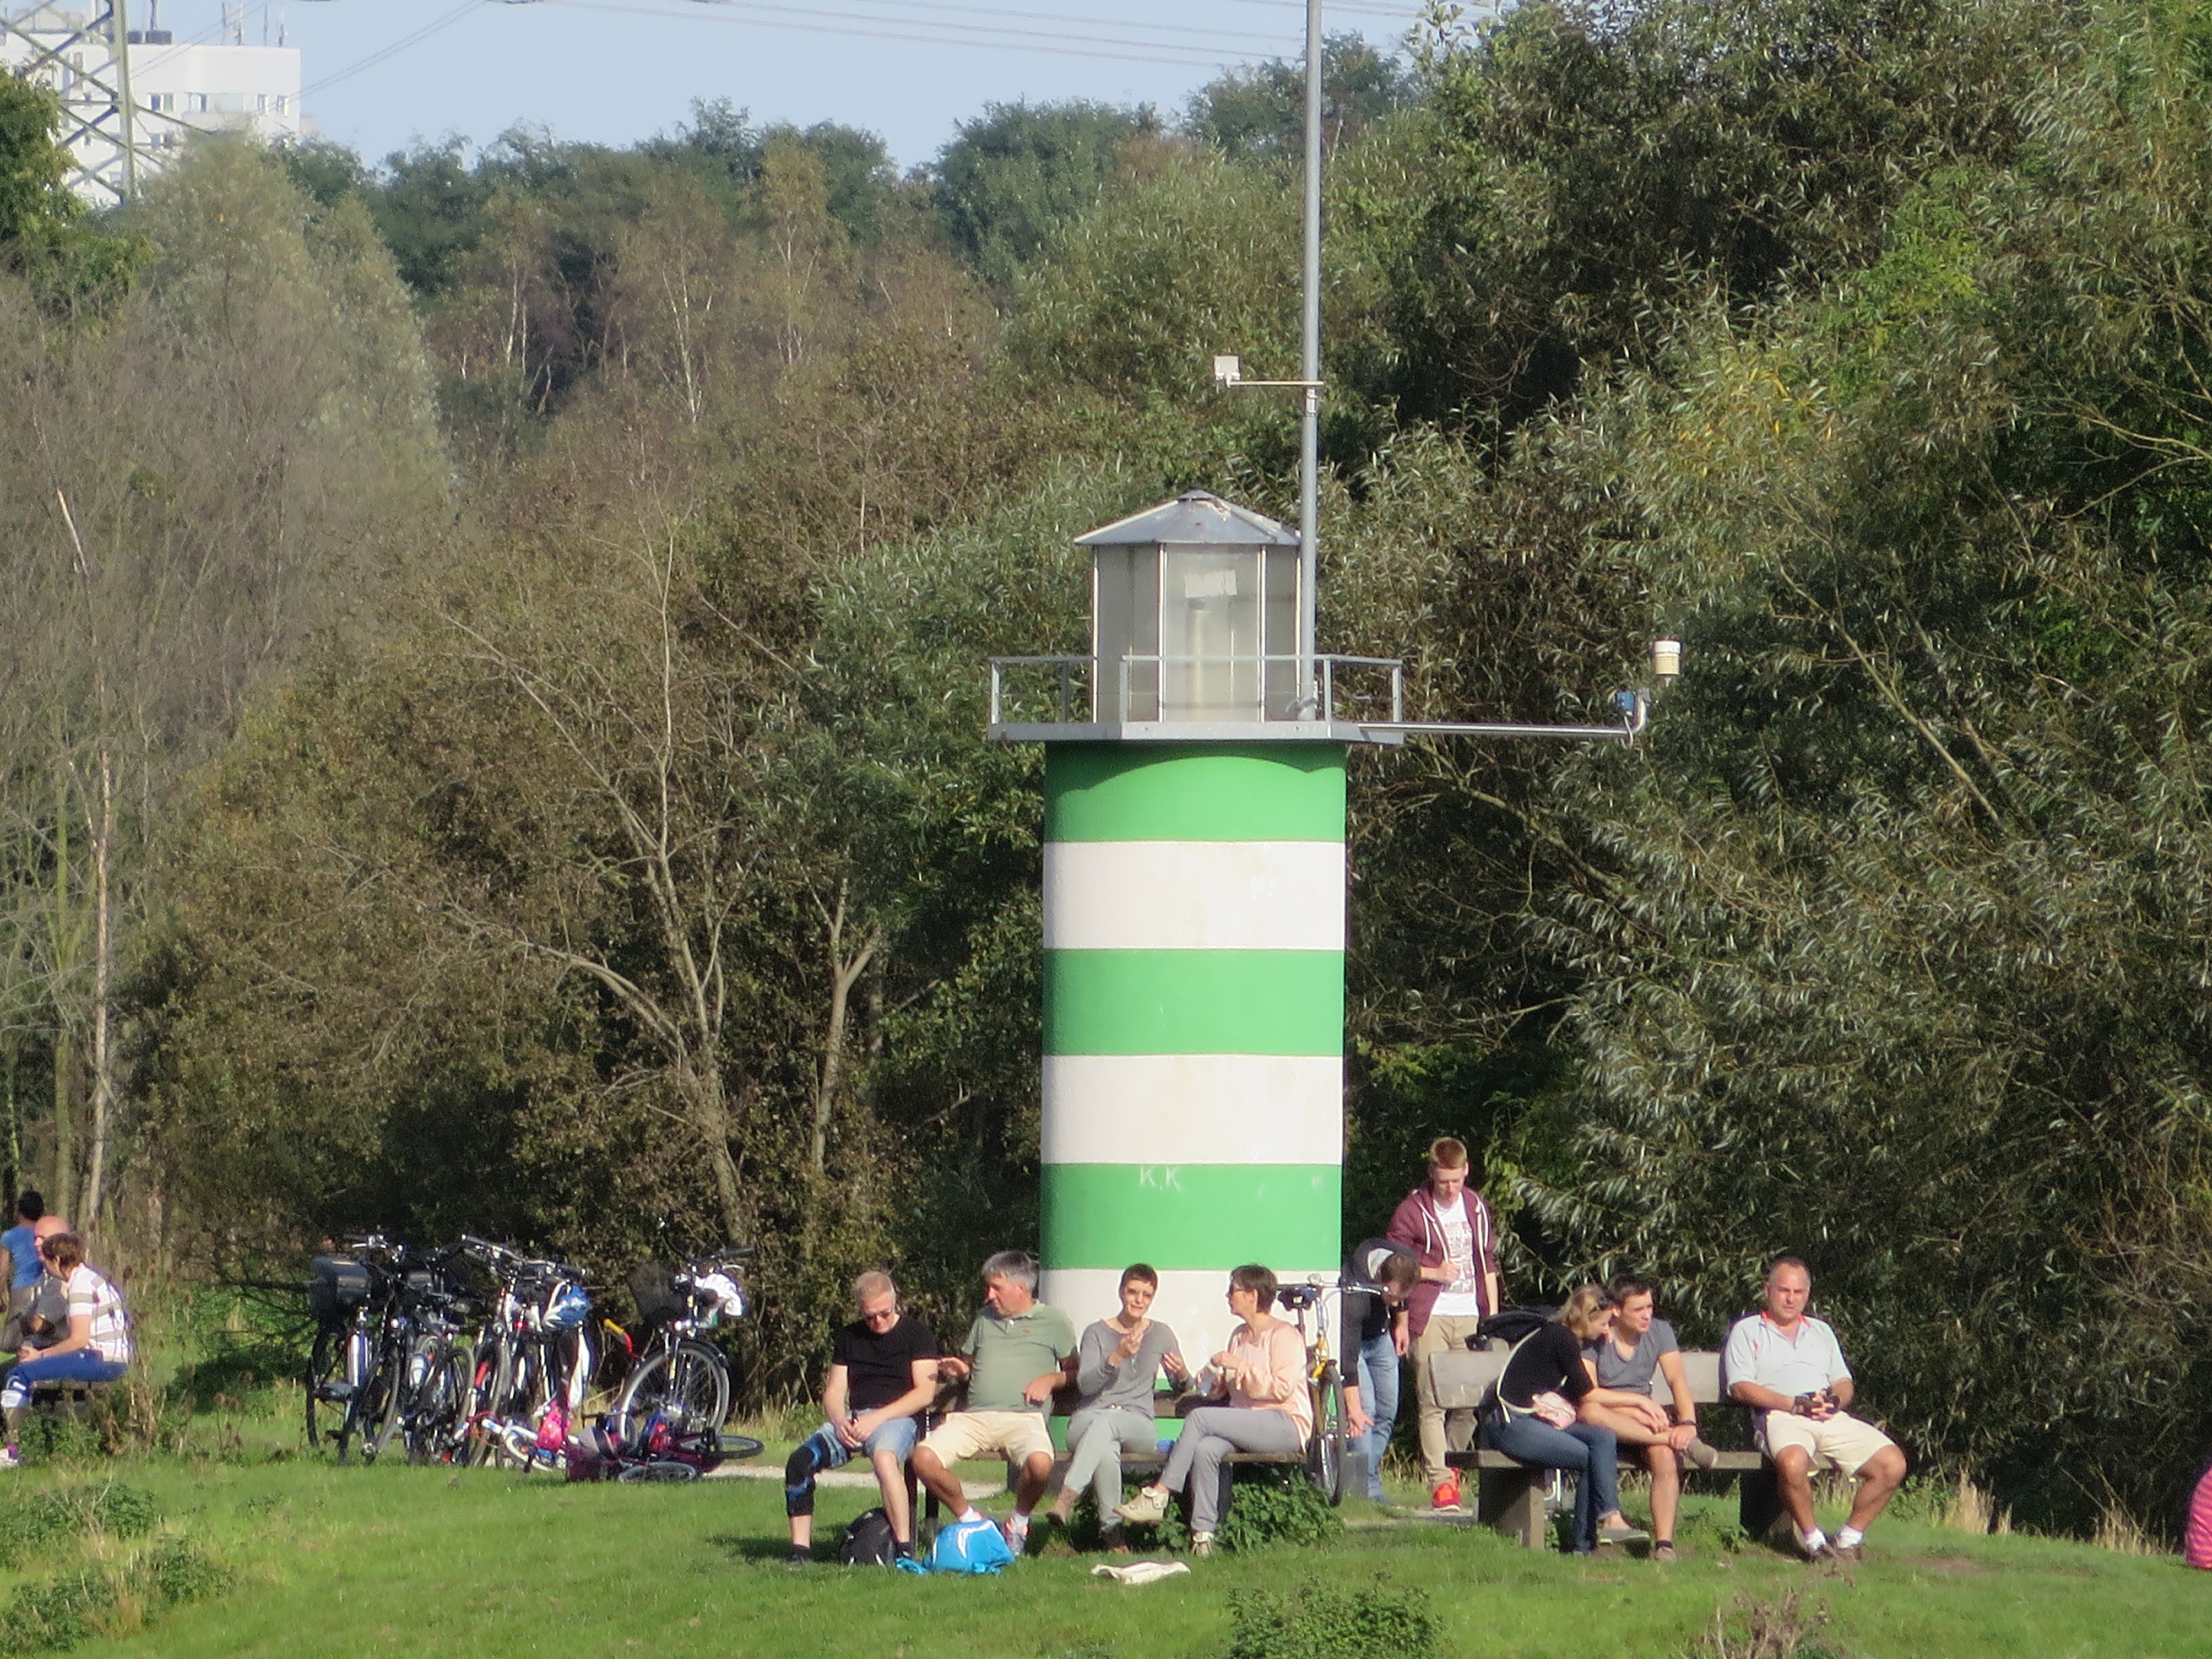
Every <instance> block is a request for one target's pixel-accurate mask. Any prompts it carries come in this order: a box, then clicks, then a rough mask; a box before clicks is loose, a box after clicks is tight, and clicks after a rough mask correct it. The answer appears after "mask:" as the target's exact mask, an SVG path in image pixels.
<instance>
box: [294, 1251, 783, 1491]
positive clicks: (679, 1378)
mask: <svg viewBox="0 0 2212 1659" xmlns="http://www.w3.org/2000/svg"><path fill="white" fill-rule="evenodd" d="M749 1254H750V1251H748V1250H746V1249H743V1248H741V1247H738V1246H731V1247H728V1248H726V1249H720V1250H716V1251H711V1252H709V1253H708V1254H707V1255H702V1256H694V1257H691V1258H689V1259H687V1260H685V1261H683V1262H681V1263H680V1264H678V1265H677V1266H674V1267H670V1266H667V1265H665V1264H663V1263H659V1262H647V1263H644V1264H642V1265H641V1266H640V1267H637V1268H636V1269H635V1271H633V1272H632V1273H631V1274H630V1275H629V1281H628V1287H629V1292H630V1296H631V1299H632V1300H633V1301H634V1302H635V1304H637V1311H638V1318H639V1325H638V1328H637V1329H636V1330H635V1333H633V1332H632V1331H631V1330H629V1329H626V1328H624V1327H623V1326H621V1325H619V1324H617V1323H616V1322H614V1321H612V1320H611V1319H608V1318H606V1317H605V1316H603V1314H602V1312H601V1310H600V1308H599V1304H598V1303H597V1302H596V1301H595V1299H594V1297H592V1291H591V1287H590V1286H589V1285H588V1284H587V1283H586V1276H585V1273H584V1271H583V1269H581V1268H580V1267H577V1266H575V1265H574V1263H571V1262H566V1261H558V1260H555V1259H552V1258H550V1257H539V1256H533V1255H529V1254H528V1253H526V1252H525V1251H522V1250H518V1249H514V1248H513V1247H512V1246H510V1245H507V1244H502V1243H495V1242H494V1241H493V1240H490V1239H486V1238H477V1237H471V1236H469V1235H464V1236H463V1237H461V1238H460V1239H459V1242H457V1243H453V1244H445V1245H437V1246H432V1247H423V1246H419V1245H416V1244H411V1243H404V1242H402V1241H400V1240H398V1239H393V1238H390V1237H386V1236H385V1235H383V1234H381V1233H371V1234H367V1235H362V1236H359V1237H353V1238H350V1239H349V1240H348V1241H347V1247H346V1249H344V1250H343V1252H342V1253H333V1254H331V1255H322V1256H318V1257H317V1258H316V1259H315V1263H314V1272H313V1277H312V1278H311V1279H309V1281H308V1287H307V1296H308V1303H309V1305H310V1306H311V1308H312V1309H313V1312H314V1316H315V1320H316V1327H317V1328H316V1334H315V1343H314V1349H313V1357H312V1358H311V1359H310V1361H309V1364H308V1374H307V1441H308V1443H309V1445H310V1446H329V1447H331V1448H332V1449H335V1451H336V1452H337V1457H338V1461H339V1462H346V1461H348V1460H349V1459H350V1458H355V1457H358V1458H359V1459H361V1461H362V1462H373V1461H374V1459H376V1458H377V1457H379V1456H380V1455H383V1454H384V1453H386V1452H387V1451H390V1450H392V1449H393V1448H395V1447H397V1448H399V1449H401V1450H402V1451H403V1452H404V1455H405V1456H406V1457H407V1459H408V1461H410V1462H417V1463H488V1464H494V1465H498V1466H502V1467H507V1468H519V1469H522V1470H524V1471H527V1470H529V1469H531V1468H568V1466H569V1465H570V1464H571V1463H572V1462H583V1461H595V1462H600V1463H604V1464H605V1465H607V1466H609V1468H608V1472H610V1473H612V1474H616V1475H617V1478H621V1479H625V1480H683V1479H693V1478H696V1476H697V1474H699V1473H700V1471H701V1470H702V1468H705V1467H708V1466H710V1465H711V1464H712V1463H714V1462H719V1461H720V1459H722V1458H723V1457H726V1456H732V1455H737V1456H744V1455H757V1454H758V1452H759V1450H760V1443H759V1442H757V1441H750V1440H746V1439H744V1438H743V1437H725V1436H724V1435H723V1434H722V1432H721V1429H722V1425H723V1422H724V1421H725V1420H726V1419H727V1417H728V1416H729V1411H730V1397H731V1385H730V1369H729V1362H728V1360H727V1358H726V1357H725V1356H724V1354H723V1352H722V1350H721V1349H720V1347H718V1346H716V1345H715V1344H714V1342H712V1341H710V1340H708V1338H709V1337H710V1335H711V1334H713V1333H714V1331H715V1330H716V1329H718V1328H720V1327H721V1326H722V1325H723V1324H725V1323H726V1322H731V1321H734V1320H738V1319H741V1318H743V1317H744V1316H745V1313H746V1311H747V1303H746V1297H745V1291H744V1257H745V1256H746V1255H749ZM600 1402H604V1404H605V1410H604V1412H603V1413H600V1415H599V1421H598V1422H597V1423H596V1424H589V1423H587V1420H586V1419H587V1415H588V1407H591V1406H592V1405H593V1404H597V1403H600Z"/></svg>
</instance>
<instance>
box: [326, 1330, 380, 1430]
mask: <svg viewBox="0 0 2212 1659" xmlns="http://www.w3.org/2000/svg"><path fill="white" fill-rule="evenodd" d="M380 1370H382V1367H380V1365H378V1364H377V1363H376V1351H375V1348H374V1346H373V1345H372V1344H371V1343H370V1341H369V1339H368V1332H367V1331H365V1330H363V1329H362V1328H361V1327H359V1326H358V1325H356V1326H355V1327H354V1328H352V1329H351V1330H349V1331H348V1332H346V1333H345V1366H344V1371H345V1380H344V1383H343V1388H344V1389H345V1391H346V1400H345V1414H344V1415H343V1417H341V1418H340V1419H338V1433H337V1442H338V1462H341V1463H343V1462H345V1461H346V1459H347V1457H348V1455H349V1454H350V1453H351V1452H352V1450H353V1449H354V1447H355V1446H356V1443H359V1444H361V1445H362V1449H363V1451H364V1452H366V1450H367V1437H368V1431H369V1429H370V1428H372V1427H373V1426H374V1424H375V1422H376V1417H377V1407H378V1405H379V1402H378V1401H375V1400H374V1399H373V1398H372V1397H371V1390H372V1389H374V1388H375V1387H376V1386H377V1383H378V1373H379V1371H380Z"/></svg>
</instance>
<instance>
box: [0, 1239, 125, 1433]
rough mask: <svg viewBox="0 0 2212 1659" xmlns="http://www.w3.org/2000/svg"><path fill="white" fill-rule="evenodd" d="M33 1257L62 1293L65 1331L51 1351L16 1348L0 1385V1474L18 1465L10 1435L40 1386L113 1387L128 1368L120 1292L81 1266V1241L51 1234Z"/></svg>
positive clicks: (82, 1257) (121, 1294)
mask: <svg viewBox="0 0 2212 1659" xmlns="http://www.w3.org/2000/svg"><path fill="white" fill-rule="evenodd" d="M39 1253H40V1255H41V1256H42V1257H44V1259H45V1261H46V1267H47V1269H48V1271H49V1272H51V1273H54V1274H55V1275H56V1276H57V1277H58V1278H59V1279H61V1281H62V1284H63V1285H64V1288H65V1289H66V1291H67V1292H68V1296H69V1332H68V1334H66V1335H64V1337H63V1338H62V1339H61V1340H60V1341H58V1342H57V1343H55V1344H54V1345H53V1346H52V1347H49V1348H44V1349H38V1348H24V1349H22V1350H21V1352H19V1353H18V1355H17V1364H16V1366H15V1370H11V1371H9V1373H8V1381H7V1383H5V1384H4V1385H0V1412H4V1413H5V1414H6V1417H7V1423H8V1443H7V1444H6V1446H4V1447H0V1469H12V1468H16V1467H17V1466H18V1465H19V1464H20V1463H21V1458H19V1457H18V1456H17V1455H16V1450H15V1435H16V1430H17V1427H18V1425H20V1424H21V1421H22V1419H23V1413H24V1410H25V1409H26V1408H27V1407H28V1406H29V1405H30V1403H31V1390H32V1389H34V1388H36V1387H37V1386H38V1385H39V1384H40V1383H113V1382H115V1381H117V1380H118V1379H119V1378H120V1377H121V1376H123V1374H124V1372H125V1370H128V1369H129V1367H130V1362H131V1315H130V1312H129V1310H127V1309H125V1307H124V1305H123V1293H122V1292H121V1291H118V1290H117V1289H116V1288H115V1286H114V1285H111V1284H109V1283H108V1282H107V1280H106V1279H104V1278H102V1277H101V1276H100V1274H98V1273H94V1271H93V1270H92V1269H91V1268H90V1267H86V1266H85V1265H84V1241H83V1240H82V1239H81V1238H79V1237H77V1236H76V1234H75V1233H69V1232H62V1233H54V1234H52V1235H50V1236H49V1237H46V1238H43V1239H41V1240H40V1241H39Z"/></svg>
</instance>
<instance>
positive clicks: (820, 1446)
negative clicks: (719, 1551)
mask: <svg viewBox="0 0 2212 1659" xmlns="http://www.w3.org/2000/svg"><path fill="white" fill-rule="evenodd" d="M853 1300H854V1303H856V1304H858V1307H859V1312H860V1317H859V1318H857V1319H855V1320H854V1322H852V1323H851V1324H849V1325H846V1326H844V1327H842V1328H840V1329H839V1331H838V1332H837V1335H836V1341H835V1343H834V1344H833V1346H831V1348H830V1351H829V1378H828V1380H827V1381H826V1382H825V1383H823V1388H822V1414H823V1417H825V1418H826V1419H829V1420H828V1421H827V1422H825V1423H823V1425H822V1426H821V1427H820V1428H818V1429H817V1430H816V1431H814V1432H813V1433H812V1434H811V1435H810V1436H809V1437H807V1438H806V1439H805V1441H804V1442H803V1443H801V1444H800V1445H799V1449H798V1450H797V1451H795V1452H793V1453H792V1455H791V1461H790V1462H787V1463H786V1464H785V1465H784V1466H783V1508H784V1513H785V1514H786V1515H787V1516H789V1517H790V1520H791V1562H792V1565H794V1566H796V1565H799V1564H801V1563H803V1562H807V1561H811V1560H812V1559H814V1478H815V1476H816V1475H817V1474H820V1473H821V1472H822V1471H823V1470H824V1469H835V1468H842V1467H843V1466H844V1465H845V1463H846V1462H848V1461H849V1460H850V1459H851V1457H852V1455H853V1454H854V1452H861V1453H865V1454H866V1456H867V1459H868V1462H870V1463H871V1464H872V1466H873V1467H874V1468H875V1471H876V1485H877V1486H878V1489H879V1490H880V1491H881V1492H883V1495H884V1515H885V1516H887V1517H888V1518H889V1520H890V1523H891V1537H892V1539H893V1540H894V1543H893V1546H892V1547H893V1550H894V1552H895V1553H896V1554H898V1555H902V1556H911V1555H912V1554H913V1553H914V1506H913V1505H912V1504H909V1503H908V1501H907V1491H906V1462H907V1459H908V1457H910V1456H912V1455H913V1454H914V1446H915V1439H916V1438H917V1437H918V1433H919V1427H920V1424H919V1413H921V1412H923V1411H925V1410H927V1408H928V1406H929V1402H930V1401H932V1400H933V1399H935V1398H936V1397H937V1360H938V1350H937V1334H936V1333H935V1332H933V1331H932V1330H931V1329H930V1328H929V1327H928V1326H927V1325H926V1324H924V1323H923V1322H921V1320H920V1319H918V1318H916V1317H915V1316H914V1315H912V1314H910V1313H908V1312H907V1311H906V1310H904V1309H902V1308H901V1307H900V1306H899V1297H898V1286H897V1285H894V1284H893V1283H892V1282H891V1276H890V1274H889V1273H862V1274H861V1275H860V1277H859V1278H858V1279H854V1281H853Z"/></svg>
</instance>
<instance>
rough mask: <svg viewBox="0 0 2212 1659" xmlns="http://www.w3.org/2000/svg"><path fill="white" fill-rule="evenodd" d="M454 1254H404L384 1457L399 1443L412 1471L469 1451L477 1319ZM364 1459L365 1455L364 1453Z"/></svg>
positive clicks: (381, 1436) (381, 1442)
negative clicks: (470, 1334)
mask: <svg viewBox="0 0 2212 1659" xmlns="http://www.w3.org/2000/svg"><path fill="white" fill-rule="evenodd" d="M457 1254H458V1252H457V1251H456V1250H454V1249H439V1250H429V1251H423V1252H419V1253H418V1252H415V1251H412V1250H410V1251H407V1252H405V1255H404V1264H405V1265H404V1271H403V1273H402V1274H401V1277H400V1281H399V1290H398V1304H397V1306H396V1308H395V1309H394V1310H393V1313H392V1318H391V1321H390V1327H391V1330H392V1337H393V1339H394V1346H395V1347H396V1349H397V1352H396V1354H395V1355H394V1356H393V1358H394V1362H395V1371H394V1377H393V1385H392V1393H391V1410H390V1411H389V1412H388V1413H386V1417H385V1420H384V1421H383V1423H382V1424H381V1425H379V1431H378V1436H377V1441H376V1446H377V1449H378V1451H379V1452H381V1451H382V1450H384V1449H386V1447H388V1446H389V1445H390V1444H391V1443H392V1440H393V1439H394V1437H398V1439H399V1441H400V1442H401V1443H402V1444H403V1445H404V1447H405V1449H406V1454H407V1461H408V1462H410V1463H433V1462H438V1463H443V1462H453V1460H454V1459H455V1458H456V1457H458V1456H459V1455H461V1453H462V1451H463V1449H465V1446H466V1444H467V1439H468V1420H467V1415H466V1409H465V1407H466V1403H467V1396H468V1388H469V1382H470V1377H471V1372H472V1371H473V1370H474V1365H475V1358H476V1349H475V1345H474V1344H473V1343H471V1342H469V1341H467V1340H465V1339H464V1337H463V1334H462V1330H463V1322H464V1321H465V1319H466V1318H467V1317H468V1316H469V1314H470V1313H471V1311H472V1304H471V1302H470V1300H469V1298H468V1295H467V1291H466V1288H465V1286H463V1285H460V1284H459V1282H458V1281H457V1280H456V1279H454V1277H453V1274H452V1273H451V1271H450V1267H451V1263H452V1261H453V1258H454V1256H455V1255H457ZM363 1450H364V1452H366V1450H367V1448H366V1447H364V1448H363Z"/></svg>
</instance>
